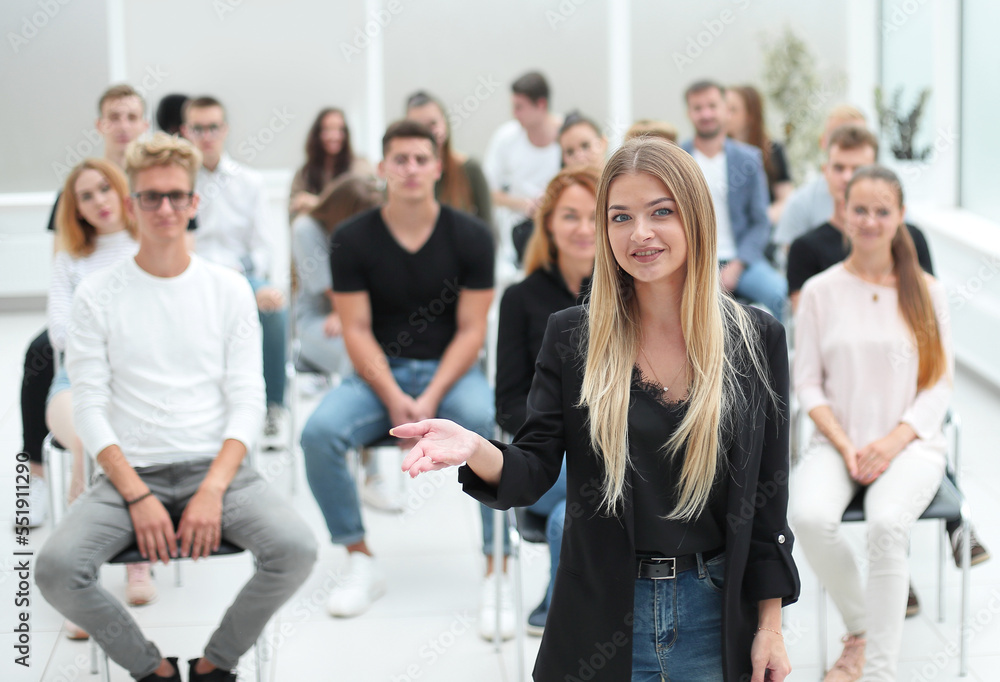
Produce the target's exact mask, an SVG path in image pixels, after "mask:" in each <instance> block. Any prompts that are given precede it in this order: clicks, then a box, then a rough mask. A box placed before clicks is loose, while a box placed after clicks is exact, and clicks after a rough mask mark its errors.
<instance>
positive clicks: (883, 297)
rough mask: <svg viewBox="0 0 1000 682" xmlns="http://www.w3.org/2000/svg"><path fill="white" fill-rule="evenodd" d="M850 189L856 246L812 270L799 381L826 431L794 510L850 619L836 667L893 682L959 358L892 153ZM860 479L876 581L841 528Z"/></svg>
mask: <svg viewBox="0 0 1000 682" xmlns="http://www.w3.org/2000/svg"><path fill="white" fill-rule="evenodd" d="M846 201H847V204H846V205H847V225H846V230H845V231H846V234H847V236H848V238H849V239H850V242H851V251H850V254H849V255H848V257H847V259H846V260H844V261H843V262H841V263H838V264H837V265H834V266H833V267H831V268H829V269H828V270H826V271H825V272H822V273H820V274H818V275H816V276H814V277H812V278H811V279H809V281H807V282H806V284H805V286H803V288H802V298H801V301H800V303H799V309H798V313H797V315H796V328H795V333H796V337H797V338H796V342H795V372H794V377H795V390H796V392H797V393H798V397H799V403H800V404H801V407H802V410H803V412H804V413H807V414H808V415H809V417H810V418H811V419H812V420H813V422H815V424H816V430H817V433H816V435H815V436H814V438H813V441H812V443H811V445H810V447H809V449H808V451H807V452H806V453H805V455H804V456H803V460H802V462H801V464H800V465H799V467H798V471H797V473H796V478H795V480H794V481H793V484H792V486H791V489H792V499H791V505H790V507H791V509H790V516H791V519H792V522H793V525H794V527H795V529H796V534H797V536H798V537H799V540H800V542H801V543H802V548H803V550H804V551H805V555H806V558H807V559H808V560H809V563H810V564H811V565H812V567H813V570H814V571H815V572H816V574H817V575H818V576H819V579H820V580H821V581H822V583H823V585H824V586H825V588H826V589H827V591H828V592H829V593H830V595H831V596H832V597H833V600H834V603H835V604H836V606H837V609H838V610H839V611H840V614H841V616H842V617H843V619H844V624H845V626H846V629H847V635H846V636H845V637H844V651H843V654H842V655H841V656H840V659H839V660H838V661H837V662H836V663H835V664H834V666H833V668H832V669H831V670H830V671H829V672H828V674H827V676H826V680H827V681H828V682H846V681H848V680H857V679H860V678H861V676H862V674H864V679H865V680H886V681H889V680H895V679H896V670H897V667H898V662H899V651H900V644H901V641H902V633H903V619H904V616H905V612H906V598H907V584H908V579H909V576H908V565H907V545H908V543H909V536H910V528H911V527H912V525H913V523H914V521H915V520H916V519H917V518H918V517H919V516H920V514H921V513H922V512H923V511H924V509H925V508H926V507H927V505H928V503H929V502H930V501H931V499H933V497H934V495H935V493H936V492H937V489H938V486H939V485H940V483H941V478H942V476H943V474H944V470H945V455H946V448H947V444H946V442H945V438H944V435H943V433H942V430H941V427H942V423H943V421H944V417H945V413H946V412H947V410H948V402H949V399H950V397H951V392H952V374H953V369H952V367H953V359H952V349H951V338H950V330H949V326H948V310H947V299H946V295H945V290H944V287H943V286H942V285H941V284H940V283H939V282H938V281H936V280H935V279H934V278H933V277H931V276H930V275H927V274H925V273H924V272H923V271H922V270H921V268H920V265H919V263H918V262H917V256H916V251H915V250H914V246H913V241H912V239H911V237H910V233H909V231H908V230H907V229H906V228H905V226H904V225H903V216H904V213H905V210H904V207H903V191H902V187H901V186H900V183H899V179H898V178H897V177H896V175H895V174H894V173H893V172H892V171H890V170H889V169H887V168H884V167H881V166H866V167H864V168H861V169H859V170H858V171H857V172H856V173H855V174H854V177H853V178H852V179H851V181H850V183H849V184H848V185H847V190H846ZM861 488H867V492H866V493H865V498H864V506H865V517H866V519H867V521H868V546H867V557H866V559H867V563H868V577H867V583H866V582H865V580H864V579H863V578H862V575H861V571H860V568H859V566H858V560H857V558H856V557H855V556H854V552H853V551H852V549H851V543H850V542H848V540H847V538H845V537H844V533H843V531H842V528H841V516H842V515H843V512H844V509H845V508H846V507H847V505H848V503H849V502H850V501H851V499H852V498H853V497H854V495H855V494H856V493H857V492H858V490H860V489H861ZM866 655H867V668H866V667H865V658H866Z"/></svg>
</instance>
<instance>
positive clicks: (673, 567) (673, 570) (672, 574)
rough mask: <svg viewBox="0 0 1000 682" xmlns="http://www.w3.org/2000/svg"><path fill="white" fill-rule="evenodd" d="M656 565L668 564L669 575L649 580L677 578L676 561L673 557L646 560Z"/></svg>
mask: <svg viewBox="0 0 1000 682" xmlns="http://www.w3.org/2000/svg"><path fill="white" fill-rule="evenodd" d="M646 561H650V562H653V563H656V564H662V563H666V562H670V575H657V576H653V577H651V578H650V580H673V579H674V578H676V577H677V559H675V558H674V557H672V556H671V557H665V556H657V557H651V558H649V559H646Z"/></svg>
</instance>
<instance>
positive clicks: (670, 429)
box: [628, 367, 728, 556]
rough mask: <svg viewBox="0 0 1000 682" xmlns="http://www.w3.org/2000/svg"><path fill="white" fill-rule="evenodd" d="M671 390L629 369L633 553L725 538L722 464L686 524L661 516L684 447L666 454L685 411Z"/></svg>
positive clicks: (678, 550) (671, 500) (685, 548)
mask: <svg viewBox="0 0 1000 682" xmlns="http://www.w3.org/2000/svg"><path fill="white" fill-rule="evenodd" d="M671 395H672V392H665V391H664V390H663V387H662V386H660V385H659V384H657V383H656V382H655V381H652V380H650V379H648V378H646V376H645V375H644V374H643V373H642V371H641V370H640V369H639V368H638V367H636V368H634V369H633V371H632V402H631V405H630V406H629V417H628V422H629V434H628V437H629V457H630V459H631V463H632V469H633V471H632V508H633V512H634V514H635V546H636V552H637V553H638V554H653V555H661V556H680V555H682V554H691V553H693V552H706V551H709V550H713V549H716V548H718V547H722V546H723V545H724V544H725V541H726V532H725V529H726V526H725V517H726V508H725V505H726V495H727V480H728V475H727V473H726V472H725V470H724V469H723V471H721V472H720V473H719V474H718V475H717V476H716V479H715V482H714V483H713V485H712V493H711V496H710V497H709V501H708V505H707V506H706V507H705V509H704V511H703V512H702V514H701V516H700V517H698V518H697V519H695V520H694V521H690V522H687V523H684V522H681V521H672V520H667V519H666V518H665V517H666V516H667V514H669V513H670V512H671V511H672V510H673V508H674V506H675V505H676V504H677V497H678V495H677V489H676V485H677V482H678V481H679V480H680V473H681V468H682V465H683V461H684V450H683V449H682V450H681V451H679V452H678V453H677V454H676V455H674V456H670V455H668V454H667V453H666V452H664V450H663V445H664V444H665V443H666V442H667V441H668V440H669V439H670V437H671V436H672V435H673V433H674V431H675V430H676V429H677V427H678V426H679V425H680V423H681V420H683V418H684V415H685V414H686V413H687V408H688V402H687V400H681V401H671V400H670V396H671Z"/></svg>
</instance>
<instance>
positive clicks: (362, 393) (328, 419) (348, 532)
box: [301, 358, 506, 554]
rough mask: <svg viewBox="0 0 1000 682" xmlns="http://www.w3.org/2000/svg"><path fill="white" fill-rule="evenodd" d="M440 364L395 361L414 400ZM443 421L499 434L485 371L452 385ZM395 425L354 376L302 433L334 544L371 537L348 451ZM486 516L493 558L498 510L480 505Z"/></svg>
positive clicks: (441, 409) (487, 546)
mask: <svg viewBox="0 0 1000 682" xmlns="http://www.w3.org/2000/svg"><path fill="white" fill-rule="evenodd" d="M438 364H439V363H438V361H437V360H408V359H405V358H390V359H389V367H390V368H391V370H392V376H393V377H394V378H395V380H396V383H397V384H399V387H400V388H401V389H403V391H404V392H405V393H407V394H408V395H410V396H413V397H414V398H415V397H417V396H419V395H420V394H421V393H422V392H423V391H424V389H425V388H427V385H428V384H429V383H430V382H431V379H432V378H433V377H434V373H435V372H436V371H437V368H438ZM437 417H439V418H441V419H450V420H451V421H454V422H456V423H457V424H460V425H462V426H464V427H465V428H467V429H469V430H470V431H474V432H476V433H478V434H479V435H481V436H483V437H484V438H489V437H491V436H492V435H493V428H494V427H493V417H494V407H493V389H491V388H490V385H489V384H488V383H487V381H486V377H485V376H484V375H483V373H482V371H481V370H480V369H479V367H473V368H472V369H470V370H469V371H468V372H466V373H465V375H464V376H463V377H462V378H460V379H459V380H458V381H456V382H455V383H454V384H453V385H452V387H451V390H449V391H448V393H447V394H446V395H445V397H444V399H443V400H442V401H441V404H440V405H439V406H438V413H437ZM392 426H393V424H390V423H389V413H388V411H387V410H386V409H385V406H384V405H383V404H382V401H381V400H379V398H378V396H377V395H375V392H374V391H372V389H371V387H370V386H369V385H368V383H367V382H365V381H364V380H363V379H362V378H361V377H359V376H358V375H357V374H356V373H351V374H350V375H349V376H347V378H345V379H344V381H343V382H341V383H340V385H338V386H337V387H336V388H334V389H333V390H331V391H330V392H329V393H327V394H326V395H325V396H324V397H323V400H322V401H321V402H320V404H319V406H318V407H317V408H316V410H315V411H314V412H313V413H312V415H310V417H309V420H308V421H307V422H306V425H305V427H304V428H303V429H302V441H301V442H302V452H303V454H304V455H305V461H306V477H307V478H308V480H309V487H310V488H311V489H312V493H313V497H315V498H316V502H317V503H319V508H320V510H321V511H322V512H323V517H324V518H325V519H326V526H327V528H328V529H329V530H330V539H331V540H332V541H333V542H334V544H338V545H352V544H354V543H356V542H360V541H361V540H362V539H364V537H365V528H364V525H363V523H362V521H361V507H360V505H359V502H358V491H357V488H356V486H355V484H354V478H353V476H351V472H350V471H349V470H348V467H347V453H348V452H349V451H350V450H352V449H355V448H359V447H363V446H365V445H370V444H371V443H375V442H377V441H379V440H381V439H383V438H387V437H388V436H389V429H390V428H391V427H392ZM480 515H481V517H482V521H483V553H484V554H490V553H492V550H493V510H491V509H490V508H488V507H486V506H483V505H480ZM505 539H506V534H505Z"/></svg>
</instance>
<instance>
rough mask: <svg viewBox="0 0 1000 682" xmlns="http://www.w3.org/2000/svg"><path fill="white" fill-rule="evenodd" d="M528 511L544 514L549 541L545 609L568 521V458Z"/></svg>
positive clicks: (553, 582) (550, 600)
mask: <svg viewBox="0 0 1000 682" xmlns="http://www.w3.org/2000/svg"><path fill="white" fill-rule="evenodd" d="M528 511H530V512H532V513H534V514H538V515H539V516H544V517H545V519H546V521H545V539H546V540H547V541H548V543H549V588H548V589H547V590H546V591H545V601H544V602H542V603H543V604H544V605H545V609H546V610H548V608H549V604H551V603H552V587H553V586H554V585H555V584H556V569H558V568H559V552H560V551H561V550H562V537H563V526H564V525H565V523H566V459H565V458H563V463H562V469H560V471H559V478H557V479H556V482H555V484H554V485H553V486H552V487H551V488H549V489H548V490H547V491H546V492H545V494H544V495H542V496H541V497H540V498H538V501H537V502H535V503H534V504H533V505H531V506H530V507H528Z"/></svg>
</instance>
